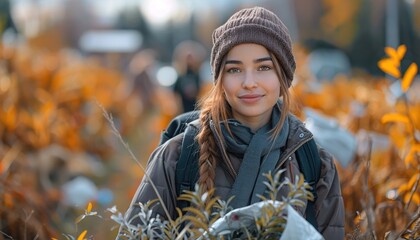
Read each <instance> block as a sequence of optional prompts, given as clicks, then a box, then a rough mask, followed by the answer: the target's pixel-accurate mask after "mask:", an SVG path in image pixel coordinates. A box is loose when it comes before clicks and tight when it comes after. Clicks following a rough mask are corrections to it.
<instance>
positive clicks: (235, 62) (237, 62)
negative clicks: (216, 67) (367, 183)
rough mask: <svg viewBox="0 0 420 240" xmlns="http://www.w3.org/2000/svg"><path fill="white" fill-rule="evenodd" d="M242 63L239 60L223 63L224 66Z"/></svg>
mask: <svg viewBox="0 0 420 240" xmlns="http://www.w3.org/2000/svg"><path fill="white" fill-rule="evenodd" d="M241 63H242V62H241V61H239V60H226V61H225V65H226V64H241Z"/></svg>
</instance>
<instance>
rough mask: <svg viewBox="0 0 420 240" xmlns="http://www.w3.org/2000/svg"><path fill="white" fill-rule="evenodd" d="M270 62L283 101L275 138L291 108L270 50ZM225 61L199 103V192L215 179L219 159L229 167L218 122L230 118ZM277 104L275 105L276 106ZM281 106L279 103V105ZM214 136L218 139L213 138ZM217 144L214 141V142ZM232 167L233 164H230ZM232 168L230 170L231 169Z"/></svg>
mask: <svg viewBox="0 0 420 240" xmlns="http://www.w3.org/2000/svg"><path fill="white" fill-rule="evenodd" d="M270 56H271V59H272V61H273V65H274V69H275V71H276V73H277V76H278V78H279V81H280V96H279V98H281V99H282V101H283V104H282V105H281V109H280V111H281V112H282V114H281V118H280V121H279V122H278V123H277V124H276V127H275V128H274V129H273V130H272V133H271V140H273V139H275V138H276V137H277V136H278V135H279V133H280V131H281V128H282V126H283V124H284V121H285V119H286V116H287V114H288V112H289V109H290V93H289V90H288V88H289V85H288V83H287V80H286V79H287V78H286V75H285V73H284V71H283V69H282V67H281V66H280V64H279V62H278V60H277V59H276V57H275V56H274V54H272V53H270ZM223 66H224V61H223V63H222V67H221V68H220V72H219V74H218V76H219V77H218V79H217V80H216V84H215V86H213V88H212V89H211V91H210V92H209V93H208V95H207V96H206V97H205V98H203V99H202V100H201V101H200V102H199V107H200V109H201V113H200V123H201V130H200V132H199V134H198V136H197V138H198V143H199V146H200V157H199V161H198V164H199V172H200V177H199V179H198V185H199V187H200V190H201V192H203V193H204V192H206V191H208V190H210V189H212V188H214V178H215V173H216V165H217V162H218V161H228V162H227V166H232V164H231V163H230V160H229V157H228V155H227V153H226V149H225V144H224V138H223V134H222V130H221V127H220V124H219V123H220V122H221V121H224V120H226V119H228V118H231V117H232V110H231V107H230V105H229V103H228V102H227V100H226V98H225V94H224V91H223V87H222V78H223V69H224V67H223ZM277 106H278V105H277ZM278 107H280V106H278ZM211 121H213V122H214V123H215V124H214V129H215V134H214V135H213V133H212V130H211V128H210V122H211ZM225 126H226V129H227V130H228V132H230V129H229V126H228V125H227V123H226V121H225ZM216 138H217V140H216ZM216 141H217V142H219V143H220V144H217V142H216ZM232 168H233V167H232ZM232 170H233V169H232Z"/></svg>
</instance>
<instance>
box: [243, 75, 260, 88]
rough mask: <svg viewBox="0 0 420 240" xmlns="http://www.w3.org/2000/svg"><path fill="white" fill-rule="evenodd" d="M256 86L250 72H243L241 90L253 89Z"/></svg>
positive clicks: (253, 76)
mask: <svg viewBox="0 0 420 240" xmlns="http://www.w3.org/2000/svg"><path fill="white" fill-rule="evenodd" d="M256 86H257V82H256V78H255V75H254V74H253V73H252V72H249V71H247V72H245V75H244V79H243V82H242V87H243V88H254V87H256Z"/></svg>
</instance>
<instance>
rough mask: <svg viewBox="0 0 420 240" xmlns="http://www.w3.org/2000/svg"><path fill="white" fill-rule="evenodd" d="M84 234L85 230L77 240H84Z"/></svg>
mask: <svg viewBox="0 0 420 240" xmlns="http://www.w3.org/2000/svg"><path fill="white" fill-rule="evenodd" d="M86 233H87V230H85V231H83V232H82V233H81V234H80V235H79V237H77V240H84V239H85V236H86Z"/></svg>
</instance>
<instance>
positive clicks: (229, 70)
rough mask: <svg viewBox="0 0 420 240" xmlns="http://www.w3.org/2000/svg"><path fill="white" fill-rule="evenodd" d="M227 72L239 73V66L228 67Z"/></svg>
mask: <svg viewBox="0 0 420 240" xmlns="http://www.w3.org/2000/svg"><path fill="white" fill-rule="evenodd" d="M227 72H228V73H239V72H241V70H239V68H229V69H228V70H227Z"/></svg>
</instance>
